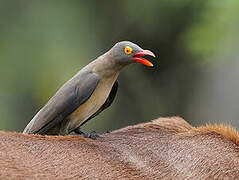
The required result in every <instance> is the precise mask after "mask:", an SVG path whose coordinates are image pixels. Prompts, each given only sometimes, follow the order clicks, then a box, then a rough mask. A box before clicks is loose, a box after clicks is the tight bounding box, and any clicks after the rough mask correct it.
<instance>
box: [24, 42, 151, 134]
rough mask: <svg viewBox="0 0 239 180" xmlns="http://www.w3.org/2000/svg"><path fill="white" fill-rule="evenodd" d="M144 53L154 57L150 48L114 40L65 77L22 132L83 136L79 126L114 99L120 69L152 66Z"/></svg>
mask: <svg viewBox="0 0 239 180" xmlns="http://www.w3.org/2000/svg"><path fill="white" fill-rule="evenodd" d="M146 55H149V56H152V57H155V54H154V53H153V52H152V51H150V50H144V49H142V48H141V47H139V46H138V45H137V44H135V43H133V42H130V41H121V42H118V43H116V44H115V45H114V46H113V47H112V48H111V49H110V50H109V51H107V52H106V53H104V54H103V55H101V56H99V57H98V58H96V59H95V60H93V61H92V62H90V63H89V64H88V65H86V66H85V67H83V68H82V69H81V70H80V71H79V72H78V73H77V74H76V75H75V76H73V77H72V78H71V79H70V80H68V81H67V82H66V83H65V84H64V85H63V86H62V87H61V88H60V89H59V90H58V91H57V92H56V93H55V95H54V96H53V97H51V98H50V100H49V101H48V102H47V103H46V105H44V106H43V107H42V108H41V109H40V110H39V111H38V113H37V114H36V115H35V116H34V117H33V118H32V120H31V121H30V122H29V123H28V124H27V126H26V127H25V129H24V131H23V133H24V134H40V135H68V134H70V133H72V132H75V133H77V134H83V135H85V134H84V133H83V132H82V131H81V130H80V128H81V127H82V126H83V125H84V124H85V123H86V122H87V121H89V120H90V119H92V118H94V117H95V116H97V115H98V114H99V113H101V112H102V111H103V110H105V109H106V108H108V107H109V106H110V105H111V104H112V102H113V101H114V99H115V96H116V93H117V90H118V86H119V85H118V80H117V78H118V75H119V73H120V71H121V70H122V69H123V68H124V67H125V66H127V65H129V64H133V63H135V62H139V63H142V64H144V65H146V66H150V67H152V66H153V64H152V63H151V62H150V61H148V60H146V59H145V58H143V56H146ZM87 137H91V135H87ZM92 137H93V136H92Z"/></svg>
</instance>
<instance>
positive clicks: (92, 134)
mask: <svg viewBox="0 0 239 180" xmlns="http://www.w3.org/2000/svg"><path fill="white" fill-rule="evenodd" d="M74 132H75V133H76V134H79V135H81V136H83V137H86V138H90V139H96V138H98V137H100V135H99V134H98V133H96V132H95V131H92V132H90V133H84V132H82V131H81V130H80V129H76V130H75V131H74Z"/></svg>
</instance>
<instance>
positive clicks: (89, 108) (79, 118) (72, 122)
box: [67, 79, 115, 132]
mask: <svg viewBox="0 0 239 180" xmlns="http://www.w3.org/2000/svg"><path fill="white" fill-rule="evenodd" d="M114 81H115V80H114V79H112V80H108V81H106V80H104V83H102V82H99V84H98V85H97V87H96V89H95V91H94V92H93V93H92V95H91V96H90V98H89V99H88V100H87V101H86V102H85V103H84V104H82V105H80V107H78V108H77V109H76V110H75V111H74V112H73V113H72V114H71V115H69V116H68V118H67V119H69V122H68V131H69V132H71V131H73V130H74V129H75V128H77V127H79V125H80V124H81V122H83V121H84V120H86V119H88V118H89V117H90V116H91V115H93V114H94V113H95V112H96V111H97V110H98V109H99V108H100V107H101V106H102V105H103V104H104V102H105V101H106V99H107V97H108V96H109V93H110V91H111V88H112V85H113V83H114Z"/></svg>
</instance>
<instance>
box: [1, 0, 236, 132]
mask: <svg viewBox="0 0 239 180" xmlns="http://www.w3.org/2000/svg"><path fill="white" fill-rule="evenodd" d="M238 17H239V2H238V1H236V0H228V1H223V0H212V1H193V0H191V1H190V0H181V1H178V0H171V1H163V0H148V1H136V0H131V1H127V0H121V1H106V0H102V1H72V0H69V1H44V0H43V1H36V0H32V1H29V0H21V1H16V0H12V1H3V0H2V1H0V82H1V83H0V99H1V100H0V128H1V129H4V130H14V131H21V130H23V128H24V127H25V126H26V124H27V123H28V122H29V121H30V120H31V118H32V117H33V116H34V114H35V113H36V112H37V111H38V110H39V109H40V108H41V107H42V106H43V105H44V104H45V103H46V102H47V101H48V99H49V98H50V97H51V96H52V95H53V94H54V93H55V92H56V90H57V89H58V88H59V87H60V86H61V85H62V84H63V83H64V82H65V81H67V80H68V79H70V78H71V77H72V76H73V75H74V74H75V73H77V71H79V70H80V69H81V68H82V67H83V66H85V65H86V64H88V63H89V62H90V61H92V60H93V59H94V58H96V57H98V56H99V55H101V54H103V53H104V52H105V51H107V50H108V49H110V48H111V47H112V46H113V45H114V44H115V43H116V42H118V41H121V40H130V41H132V42H135V43H137V44H139V45H140V46H142V47H143V48H147V49H151V50H152V51H153V52H155V54H156V55H157V58H156V59H155V60H154V59H150V60H152V62H153V63H154V65H155V66H154V68H148V67H145V66H143V65H141V64H134V65H131V66H129V67H127V68H126V69H124V70H123V72H122V73H121V75H120V77H119V81H120V88H119V91H118V94H117V97H116V100H115V102H114V103H113V104H112V106H111V107H110V108H109V109H107V110H106V111H104V112H103V113H102V114H100V115H99V116H98V117H96V118H94V119H93V120H91V121H90V122H89V123H87V125H86V126H85V127H84V129H87V130H98V131H105V130H109V129H110V130H111V129H116V128H120V127H123V126H126V125H130V124H136V123H139V122H142V121H149V120H151V119H154V118H157V117H158V116H172V115H179V116H182V117H184V118H185V119H186V120H188V121H189V122H191V123H193V124H196V125H197V124H202V123H205V122H225V123H231V124H233V125H237V126H239V118H238V117H239V114H238V110H237V107H238V106H239V96H238V90H239V83H238V78H237V77H238V75H239V71H238V68H239V61H238V57H239V53H238V45H239V36H238V32H239V21H238ZM159 57H160V58H159Z"/></svg>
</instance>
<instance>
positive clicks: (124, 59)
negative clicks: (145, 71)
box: [112, 41, 155, 66]
mask: <svg viewBox="0 0 239 180" xmlns="http://www.w3.org/2000/svg"><path fill="white" fill-rule="evenodd" d="M146 55H149V56H153V57H155V55H154V53H153V52H151V51H149V50H144V49H142V48H141V47H139V46H138V45H136V44H134V43H132V42H130V41H121V42H118V43H116V44H115V45H114V47H113V48H112V56H113V59H114V61H116V63H117V64H121V65H127V64H131V63H134V62H140V63H142V64H144V65H146V66H153V64H152V63H151V62H149V61H148V60H146V59H144V58H143V57H142V56H146Z"/></svg>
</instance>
